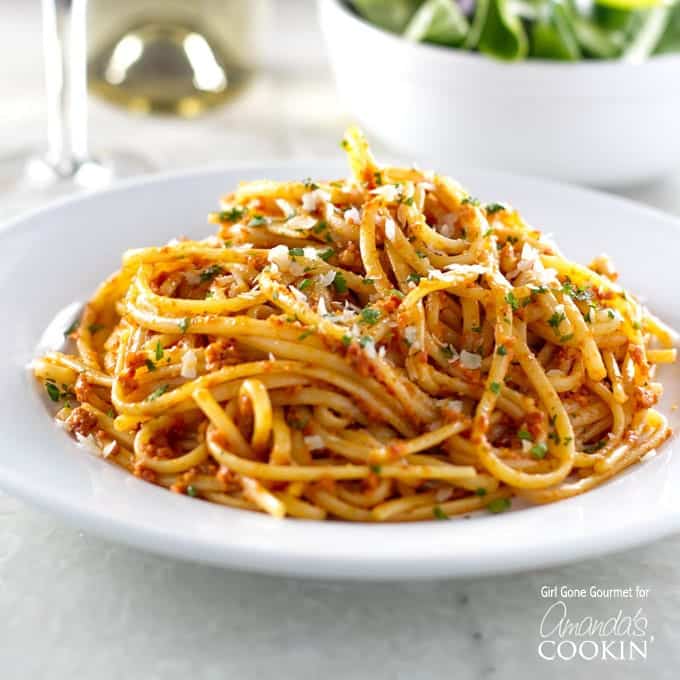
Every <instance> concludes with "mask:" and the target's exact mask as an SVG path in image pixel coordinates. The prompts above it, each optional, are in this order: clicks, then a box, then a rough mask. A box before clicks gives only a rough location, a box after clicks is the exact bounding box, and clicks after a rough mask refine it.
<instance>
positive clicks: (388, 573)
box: [0, 159, 680, 580]
mask: <svg viewBox="0 0 680 680" xmlns="http://www.w3.org/2000/svg"><path fill="white" fill-rule="evenodd" d="M341 166H342V164H341V163H340V162H339V161H336V160H329V159H310V160H299V161H298V160H296V161H271V162H267V161H257V162H244V163H228V164H225V163H215V164H210V165H207V166H205V165H203V166H197V167H195V168H189V169H186V170H176V171H171V172H167V173H161V174H157V175H150V176H144V177H141V178H133V179H130V180H127V181H125V182H122V183H120V184H118V185H116V186H114V187H111V188H109V189H107V190H104V191H101V192H88V193H83V194H77V195H74V196H68V197H65V198H62V199H59V200H57V201H54V202H52V203H50V204H48V205H46V206H43V207H40V208H38V209H36V210H32V211H30V212H28V213H24V214H23V215H20V216H18V217H16V218H14V219H13V220H11V221H10V222H8V223H6V225H5V226H3V227H0V248H2V244H3V241H4V240H5V239H11V238H17V237H18V238H21V236H22V235H24V234H29V233H32V232H33V231H35V230H36V229H44V228H49V227H45V226H44V225H41V224H39V222H41V220H40V218H41V217H43V216H45V215H49V214H50V213H53V212H55V211H59V210H62V209H64V208H68V207H69V206H73V205H75V204H79V203H86V202H90V201H95V202H96V201H97V200H98V197H99V196H100V195H101V194H106V195H109V196H111V195H115V194H117V193H118V194H125V192H127V191H129V190H130V189H139V188H143V187H144V186H147V185H149V184H154V185H159V184H163V183H172V182H174V181H179V182H182V181H186V180H187V179H189V178H200V177H201V176H204V177H207V176H215V177H216V176H219V175H222V174H225V175H229V174H232V175H234V174H236V173H239V172H243V171H246V170H248V171H253V172H255V171H257V170H259V169H262V171H263V172H271V171H281V172H291V173H292V172H293V171H294V170H295V169H297V168H308V169H309V168H316V169H317V170H316V171H318V169H319V168H323V169H324V170H323V171H326V169H327V170H328V171H329V172H330V171H337V170H338V169H339V168H340V167H341ZM316 171H315V172H316ZM465 174H466V175H473V176H474V175H482V176H483V175H486V176H488V177H491V178H495V179H496V180H499V181H500V180H503V179H509V178H511V179H512V180H513V181H520V182H522V183H528V184H534V186H535V187H541V186H544V187H545V186H550V187H552V188H553V189H558V190H565V189H566V190H567V191H572V192H576V193H580V194H581V195H588V196H591V197H594V198H595V199H597V200H605V201H606V202H609V203H612V202H614V203H617V204H619V205H620V206H621V207H622V208H624V209H625V210H627V211H631V210H632V211H633V212H634V213H636V214H637V215H638V216H640V217H642V216H645V215H647V216H649V217H654V218H655V219H660V220H663V221H664V222H665V223H667V224H671V225H672V226H673V228H674V229H675V230H677V232H678V233H679V234H680V219H678V218H677V217H675V216H673V215H669V214H667V213H665V212H663V211H661V210H658V209H655V208H652V207H650V206H646V205H643V204H640V203H638V202H636V201H634V200H632V199H628V198H625V197H621V196H617V195H611V194H608V193H606V192H603V191H599V190H595V189H590V188H586V187H579V186H576V185H573V184H569V183H565V182H559V181H555V180H549V179H543V178H538V177H534V176H531V175H522V174H517V173H507V172H499V171H493V170H484V169H479V168H467V169H466V170H465ZM26 223H32V225H28V226H31V229H25V230H24V231H21V229H22V227H25V226H27V225H26ZM36 344H37V339H36ZM41 415H42V414H41V412H40V411H36V417H40V416H41ZM55 432H56V430H55ZM5 436H6V435H5V433H0V443H2V440H3V439H4V438H5ZM78 453H79V454H81V452H78ZM95 460H96V459H95ZM97 462H98V463H101V462H102V461H97ZM119 472H120V474H121V475H124V476H126V477H129V475H127V473H124V472H123V471H119ZM615 481H616V480H614V482H615ZM139 483H140V484H142V482H139ZM0 486H1V487H3V488H5V489H6V490H8V492H9V493H10V494H11V495H14V496H17V497H19V498H21V499H23V500H24V501H27V502H28V503H29V504H32V505H36V506H38V507H40V508H42V509H47V510H49V511H51V512H53V513H55V514H56V515H58V516H59V517H60V518H63V519H65V520H66V522H67V523H69V524H72V525H75V526H78V527H80V528H83V529H85V530H86V531H89V532H91V533H93V534H96V535H98V536H102V537H104V538H107V539H109V540H113V541H116V542H119V543H124V544H127V545H132V546H134V547H136V548H139V549H142V550H147V551H150V552H154V553H158V554H163V555H167V556H172V557H174V558H179V559H184V560H188V561H196V562H203V563H208V564H213V565H215V566H222V567H229V568H241V569H247V570H249V571H259V572H266V573H271V574H290V575H298V576H305V577H314V578H328V577H331V578H342V579H358V580H403V579H422V578H445V577H465V576H471V575H480V576H481V575H491V574H498V573H513V572H517V571H523V570H526V569H530V568H537V567H540V568H543V567H549V566H554V565H557V564H566V563H569V562H574V561H578V560H581V559H584V558H593V557H597V556H601V555H604V554H608V553H612V552H619V551H622V550H626V549H629V548H631V547H633V546H638V545H643V544H645V543H649V542H651V541H653V540H656V539H659V538H662V537H664V536H667V535H669V534H671V533H674V532H676V531H680V510H679V511H677V512H675V513H669V514H667V515H666V516H664V517H663V518H662V519H660V520H659V519H657V521H656V522H655V524H654V526H653V527H652V528H651V530H650V527H649V526H646V525H645V524H644V522H643V521H642V520H639V521H638V522H637V523H634V525H633V526H632V527H631V526H629V527H628V528H629V531H628V532H627V533H626V535H625V536H623V537H621V535H611V536H606V535H602V534H598V535H596V536H595V537H592V536H590V537H588V538H587V539H586V538H585V537H584V538H583V539H582V540H581V542H578V541H575V540H572V541H571V542H570V543H564V544H561V543H560V542H559V541H557V542H556V541H555V540H554V539H553V540H552V541H551V542H550V543H549V545H550V546H551V548H552V552H550V553H549V554H546V552H545V547H543V548H542V549H541V550H537V552H536V553H534V554H532V555H527V556H525V557H521V556H520V557H519V558H518V556H517V555H515V557H514V558H513V559H512V560H510V562H509V563H508V562H507V561H506V562H502V561H500V560H496V561H493V560H488V561H487V564H479V563H474V561H473V560H471V559H468V561H467V562H463V563H458V564H453V565H452V563H451V555H450V554H442V555H441V556H440V557H439V558H436V557H434V556H433V555H430V556H429V559H430V560H431V561H430V563H429V564H428V567H427V568H426V569H422V568H420V567H419V564H418V561H419V559H420V558H419V557H417V556H410V557H404V556H400V559H399V562H398V563H394V562H392V563H390V562H389V561H386V560H388V559H392V557H390V556H387V557H385V558H383V557H381V556H380V555H373V556H372V557H371V558H365V557H357V556H353V555H347V556H345V560H344V562H343V561H342V560H341V561H337V560H338V558H337V556H330V557H323V556H319V555H316V556H315V557H314V559H311V560H310V556H309V555H305V554H302V553H301V554H297V555H295V554H291V553H289V554H288V555H286V556H285V557H283V558H282V556H281V554H280V552H277V551H276V550H267V549H262V547H260V549H256V548H254V547H253V546H252V545H251V546H247V545H246V546H244V545H235V544H230V545H225V544H222V545H220V546H219V547H218V549H216V546H215V545H214V543H211V542H210V541H208V540H207V539H206V540H203V539H202V538H201V537H196V536H184V537H176V536H175V537H173V541H172V542H168V541H167V540H164V538H163V536H162V535H161V534H162V531H159V529H158V528H157V527H151V528H149V527H146V526H144V525H139V524H138V525H131V524H130V522H129V521H125V520H124V519H123V518H121V517H118V516H116V515H111V514H107V513H105V512H101V511H93V510H92V509H91V508H90V509H88V510H86V511H84V510H83V509H82V508H81V507H79V504H78V502H77V501H74V500H71V499H65V498H63V496H59V494H58V493H56V492H52V493H45V490H44V489H41V488H40V484H37V485H36V484H34V485H33V486H32V485H31V483H30V480H28V481H27V480H22V479H19V478H16V477H14V476H13V475H12V474H11V471H10V473H9V474H7V472H6V471H5V468H4V466H3V465H2V464H0ZM145 487H146V492H147V493H148V491H150V489H149V488H148V486H147V485H145ZM36 489H38V491H36ZM151 489H154V491H155V492H159V493H162V494H167V491H166V490H164V489H156V488H155V487H151ZM599 491H601V489H595V490H593V491H590V492H589V493H588V495H589V496H592V495H594V494H597V493H598V492H599ZM178 500H180V499H178ZM182 500H184V501H185V502H188V503H191V502H192V500H191V499H182ZM564 503H569V500H566V501H562V502H560V503H557V504H553V505H550V506H538V507H532V508H528V509H526V510H521V511H518V512H517V513H509V514H508V515H507V516H498V517H496V516H494V517H489V518H483V519H482V518H478V519H476V520H475V524H477V522H478V521H484V522H490V521H493V522H497V523H498V525H499V526H502V524H503V523H504V522H506V521H507V520H508V519H510V518H513V517H514V518H516V517H517V516H518V514H519V513H521V514H524V513H536V512H543V513H545V512H546V511H547V512H548V514H555V513H557V512H558V511H557V510H555V508H559V506H561V505H563V504H564ZM550 508H552V510H549V509H550ZM220 510H221V511H223V512H226V513H233V512H240V511H237V510H232V509H230V508H221V509H220ZM249 514H250V513H249ZM263 519H266V520H268V521H272V522H273V521H276V520H271V519H270V518H263ZM455 521H456V522H458V521H460V520H455ZM287 522H288V523H289V524H290V523H291V522H294V523H295V524H296V525H297V526H303V524H302V523H301V522H298V521H293V520H288V521H287ZM305 524H306V523H305ZM316 524H321V523H318V522H317V523H316ZM438 524H439V525H441V524H442V523H436V522H430V523H427V525H425V526H427V528H428V531H427V532H424V530H423V529H420V528H419V529H417V531H420V532H421V533H423V534H424V533H427V534H430V533H432V534H433V536H435V535H436V534H437V533H440V534H442V532H441V531H439V532H437V531H432V530H434V529H435V526H436V525H438ZM324 526H328V525H327V524H324ZM331 526H335V527H348V528H350V527H351V529H352V531H353V532H361V533H366V532H373V533H374V534H375V535H376V536H377V534H378V531H379V530H378V527H380V528H381V529H382V530H383V531H384V530H385V529H386V528H387V527H390V528H387V533H388V534H393V533H397V534H398V533H409V532H411V533H412V532H413V531H414V528H413V527H414V526H417V527H423V526H424V525H422V524H418V525H377V526H373V525H354V524H351V523H346V522H333V523H332V525H331ZM397 527H398V528H399V529H397ZM406 527H409V528H406ZM440 528H441V527H440ZM404 529H405V531H404ZM400 530H402V531H401V532H400ZM345 531H347V529H340V532H339V533H343V532H345ZM442 535H443V534H442ZM593 541H595V542H596V545H595V546H593V545H592V542H593ZM537 553H538V554H537ZM539 554H540V557H539ZM329 560H330V561H332V563H331V562H329ZM284 562H285V564H284ZM414 565H415V566H414ZM410 569H414V571H409V570H410Z"/></svg>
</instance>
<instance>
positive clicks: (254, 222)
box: [248, 215, 267, 227]
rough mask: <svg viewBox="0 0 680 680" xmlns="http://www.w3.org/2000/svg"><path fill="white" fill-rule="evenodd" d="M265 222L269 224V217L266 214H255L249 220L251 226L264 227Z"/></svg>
mask: <svg viewBox="0 0 680 680" xmlns="http://www.w3.org/2000/svg"><path fill="white" fill-rule="evenodd" d="M265 224H267V218H266V217H265V216H264V215H253V217H252V218H251V220H250V222H248V226H249V227H263V226H264V225H265Z"/></svg>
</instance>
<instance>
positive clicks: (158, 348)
mask: <svg viewBox="0 0 680 680" xmlns="http://www.w3.org/2000/svg"><path fill="white" fill-rule="evenodd" d="M155 356H156V361H160V360H161V359H162V358H163V345H161V341H160V340H159V341H158V342H157V343H156V352H155Z"/></svg>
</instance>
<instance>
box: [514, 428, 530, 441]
mask: <svg viewBox="0 0 680 680" xmlns="http://www.w3.org/2000/svg"><path fill="white" fill-rule="evenodd" d="M517 438H518V439H522V440H524V441H527V442H532V441H534V438H533V437H532V436H531V433H530V432H528V431H527V430H524V429H522V430H520V431H519V432H518V433H517Z"/></svg>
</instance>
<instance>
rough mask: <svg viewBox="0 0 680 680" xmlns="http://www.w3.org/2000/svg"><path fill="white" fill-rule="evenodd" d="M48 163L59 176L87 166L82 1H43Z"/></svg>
mask: <svg viewBox="0 0 680 680" xmlns="http://www.w3.org/2000/svg"><path fill="white" fill-rule="evenodd" d="M42 10H43V12H42V15H43V50H44V57H45V86H46V90H47V161H48V163H49V164H50V165H51V166H52V167H53V169H54V170H55V171H56V172H58V173H59V174H60V175H62V176H66V177H69V176H72V175H74V174H75V173H76V172H77V170H78V167H79V166H80V165H81V164H82V163H83V162H84V161H85V160H87V157H88V150H87V0H42Z"/></svg>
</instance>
